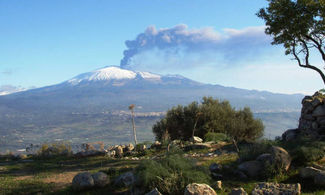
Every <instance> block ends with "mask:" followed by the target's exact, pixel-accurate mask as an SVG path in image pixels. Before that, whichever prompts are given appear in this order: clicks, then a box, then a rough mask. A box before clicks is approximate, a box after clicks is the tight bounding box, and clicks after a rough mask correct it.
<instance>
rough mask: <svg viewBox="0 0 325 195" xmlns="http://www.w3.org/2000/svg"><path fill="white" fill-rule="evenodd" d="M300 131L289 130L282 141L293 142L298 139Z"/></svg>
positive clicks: (283, 135)
mask: <svg viewBox="0 0 325 195" xmlns="http://www.w3.org/2000/svg"><path fill="white" fill-rule="evenodd" d="M297 134H298V130H297V129H288V130H286V131H285V132H284V133H283V134H282V140H284V141H291V140H294V139H295V138H296V137H297Z"/></svg>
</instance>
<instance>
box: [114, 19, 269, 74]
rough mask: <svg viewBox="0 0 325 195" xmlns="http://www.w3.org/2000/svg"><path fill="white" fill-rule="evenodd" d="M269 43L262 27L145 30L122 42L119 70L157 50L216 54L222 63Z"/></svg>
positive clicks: (182, 25)
mask: <svg viewBox="0 0 325 195" xmlns="http://www.w3.org/2000/svg"><path fill="white" fill-rule="evenodd" d="M269 43H270V38H269V37H267V36H266V35H265V34H264V27H249V28H246V29H242V30H236V29H225V30H224V33H223V34H221V33H218V32H217V31H215V30H214V29H213V28H211V27H206V28H201V29H188V27H187V25H185V24H180V25H177V26H175V27H172V28H162V29H159V30H157V29H156V28H155V27H154V26H149V27H148V28H147V29H146V30H145V32H144V33H141V34H139V35H138V36H137V37H136V39H135V40H128V41H126V42H125V44H126V46H127V48H128V49H127V50H125V51H124V58H123V59H122V60H121V63H120V66H121V67H122V68H128V67H129V66H130V65H131V61H132V58H133V57H134V56H136V55H138V54H141V53H143V52H146V51H151V50H154V49H158V50H160V51H164V52H166V53H167V56H168V54H170V53H177V52H178V51H182V52H185V53H188V54H193V53H195V54H202V55H204V54H203V53H207V52H218V54H219V55H222V56H223V58H225V59H231V60H234V59H235V58H240V57H242V56H245V55H249V54H251V53H253V54H254V55H256V52H257V51H259V50H260V49H261V47H265V45H268V44H269Z"/></svg>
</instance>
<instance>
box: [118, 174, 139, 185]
mask: <svg viewBox="0 0 325 195" xmlns="http://www.w3.org/2000/svg"><path fill="white" fill-rule="evenodd" d="M134 182H135V176H134V174H133V173H132V172H131V171H129V172H126V173H124V174H122V175H120V176H119V177H117V179H116V180H115V185H116V186H120V187H128V186H131V185H132V184H134Z"/></svg>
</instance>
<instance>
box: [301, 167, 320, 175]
mask: <svg viewBox="0 0 325 195" xmlns="http://www.w3.org/2000/svg"><path fill="white" fill-rule="evenodd" d="M320 172H323V171H322V170H319V169H316V168H314V167H305V168H302V169H300V171H299V175H300V177H302V178H314V177H315V176H316V175H317V174H318V173H320Z"/></svg>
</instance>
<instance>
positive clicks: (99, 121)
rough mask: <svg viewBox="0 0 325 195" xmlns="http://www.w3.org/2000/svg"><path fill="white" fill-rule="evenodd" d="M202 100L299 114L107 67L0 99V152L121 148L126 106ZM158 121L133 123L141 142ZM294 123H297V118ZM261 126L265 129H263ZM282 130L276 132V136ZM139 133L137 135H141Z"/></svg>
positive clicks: (232, 93)
mask: <svg viewBox="0 0 325 195" xmlns="http://www.w3.org/2000/svg"><path fill="white" fill-rule="evenodd" d="M203 96H212V97H214V98H219V99H221V100H223V99H226V100H229V101H230V103H231V105H232V106H234V107H236V108H243V107H245V106H249V107H251V109H252V111H253V112H255V113H261V112H264V113H270V112H272V113H275V112H276V113H289V112H292V111H295V112H296V113H298V112H297V111H299V109H300V101H301V99H302V97H303V95H301V94H295V95H287V94H276V93H271V92H267V91H256V90H245V89H239V88H234V87H224V86H221V85H211V84H204V83H200V82H196V81H193V80H191V79H188V78H185V77H183V76H179V75H166V76H163V75H158V74H153V73H149V72H140V71H131V70H126V69H121V68H120V67H117V66H108V67H104V68H102V69H98V70H95V71H92V72H88V73H83V74H80V75H78V76H76V77H74V78H72V79H69V80H67V81H65V82H62V83H59V84H56V85H52V86H47V87H42V88H36V89H31V90H27V91H22V92H18V93H13V94H9V95H3V96H0V124H1V126H0V135H2V137H0V143H1V144H0V147H7V146H8V144H9V145H10V144H12V145H15V146H16V145H17V143H24V144H25V143H29V142H32V141H35V139H36V140H43V141H44V140H48V141H52V140H53V139H69V140H73V139H79V142H82V141H85V140H82V141H80V139H81V138H85V139H87V140H88V139H89V140H90V139H92V140H96V136H99V137H100V138H104V137H105V136H106V138H105V139H106V140H108V141H112V140H113V141H115V142H114V143H116V142H118V143H120V142H125V141H127V140H128V139H129V138H128V136H126V135H127V134H128V133H126V132H128V131H129V130H128V128H129V118H128V117H126V116H124V115H123V113H128V106H129V105H130V104H135V105H136V106H137V107H136V113H149V112H150V113H157V112H164V111H166V110H168V109H169V108H171V107H172V106H176V105H178V104H182V105H185V104H188V103H190V102H192V101H200V100H201V99H202V97H203ZM114 113H115V114H114ZM116 113H118V115H116ZM149 115H150V114H149ZM143 116H148V115H143ZM268 117H269V121H272V120H274V117H273V115H272V116H268ZM272 117H273V118H272ZM158 118H159V117H158ZM158 118H157V117H156V118H152V119H149V118H145V119H143V120H142V119H141V121H139V120H140V119H139V120H138V123H137V125H139V126H140V127H141V128H142V129H143V132H142V133H143V135H146V136H147V137H146V138H148V136H149V137H152V133H151V126H152V124H153V123H154V122H155V121H156V120H157V119H158ZM278 118H280V117H279V116H278ZM281 118H283V117H282V116H281ZM293 118H294V119H295V120H297V119H296V118H297V114H296V115H294V117H293ZM262 119H263V118H262ZM121 120H122V121H121ZM276 123H277V124H278V123H279V120H276ZM124 124H125V125H124ZM126 124H127V125H126ZM272 124H273V123H272ZM288 124H289V123H288ZM290 124H292V121H290ZM294 125H296V124H294ZM294 125H293V126H294ZM266 126H267V128H268V124H266ZM287 127H288V125H287V126H285V127H282V126H281V127H280V128H281V131H283V130H285V128H287ZM282 128H283V129H282ZM103 132H104V133H103ZM138 132H139V133H140V134H141V130H139V131H138ZM148 132H149V133H148ZM273 134H274V133H273ZM277 134H279V133H277ZM126 137H127V138H126ZM140 137H141V136H140ZM144 137H145V136H144ZM13 140H14V141H13ZM21 145H23V144H21Z"/></svg>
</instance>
